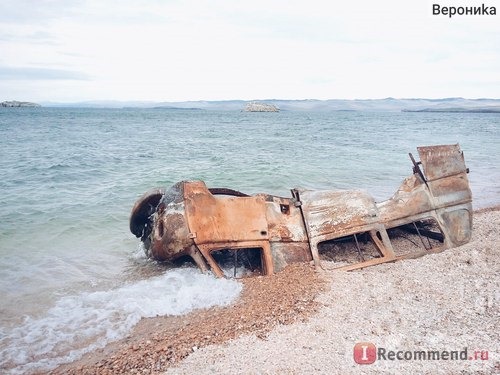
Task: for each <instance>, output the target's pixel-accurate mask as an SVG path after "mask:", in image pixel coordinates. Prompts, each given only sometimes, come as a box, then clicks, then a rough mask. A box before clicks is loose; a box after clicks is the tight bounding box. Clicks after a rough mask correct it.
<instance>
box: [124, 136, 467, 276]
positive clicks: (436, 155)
mask: <svg viewBox="0 0 500 375" xmlns="http://www.w3.org/2000/svg"><path fill="white" fill-rule="evenodd" d="M417 150H418V154H419V156H420V161H418V162H417V161H416V160H415V159H414V157H413V156H412V154H411V153H410V154H409V155H410V159H411V161H412V163H413V174H412V175H411V176H409V177H407V178H406V179H405V180H404V181H403V183H402V185H401V186H400V187H399V189H398V190H397V191H396V193H395V194H394V195H393V196H392V197H391V198H390V199H388V200H386V201H383V202H380V203H377V202H375V201H374V199H373V198H372V197H371V196H370V195H369V194H367V193H365V192H364V191H360V190H304V189H292V190H291V196H290V197H286V198H285V197H279V196H275V195H269V194H255V195H252V196H249V195H246V194H243V193H241V192H238V191H235V190H232V189H227V188H207V186H206V185H205V183H204V182H202V181H182V182H179V183H177V184H175V185H174V186H173V187H171V188H170V189H168V190H164V189H154V190H151V191H149V192H147V193H145V194H144V195H143V196H142V197H141V198H140V199H139V200H138V201H137V202H136V203H135V205H134V207H133V209H132V214H131V217H130V230H131V232H132V233H133V234H134V235H135V236H137V237H139V238H140V239H141V240H142V242H143V243H144V248H145V250H146V253H147V254H148V255H149V256H151V257H153V258H155V259H158V260H169V261H176V260H179V259H185V258H186V257H187V258H189V259H190V260H192V261H194V263H196V264H197V265H198V267H199V268H200V269H201V270H202V271H208V270H211V271H212V272H213V273H214V274H215V275H217V276H219V277H223V276H224V275H225V274H226V275H227V271H226V273H224V270H223V267H222V266H221V264H222V263H223V262H224V261H227V259H231V260H232V261H233V262H234V269H235V273H234V275H235V276H236V266H237V265H243V266H246V267H247V268H249V269H250V270H251V271H254V272H257V273H258V274H262V275H269V274H273V273H274V272H278V271H280V270H282V269H283V268H284V267H285V266H286V265H288V264H290V263H294V262H310V261H312V262H314V265H315V266H316V267H321V266H322V260H323V259H328V260H330V261H333V263H331V262H329V264H334V265H336V266H337V265H338V267H335V268H339V269H344V270H354V269H359V268H363V267H368V266H372V265H376V264H380V263H385V262H392V261H396V260H399V259H405V258H415V257H419V256H422V255H425V254H429V253H436V252H440V251H443V250H444V249H448V248H452V247H456V246H460V245H462V244H465V243H467V242H468V241H469V240H470V238H471V230H472V194H471V191H470V188H469V182H468V179H467V173H468V169H467V167H466V165H465V161H464V157H463V152H462V151H461V150H460V147H459V145H458V144H457V145H441V146H426V147H418V148H417ZM410 236H413V237H410ZM412 238H413V239H412ZM408 244H410V245H411V246H408ZM342 254H344V255H346V256H345V258H343V259H341V258H339V255H342ZM349 254H351V256H349Z"/></svg>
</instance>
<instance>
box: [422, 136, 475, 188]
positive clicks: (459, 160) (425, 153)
mask: <svg viewBox="0 0 500 375" xmlns="http://www.w3.org/2000/svg"><path fill="white" fill-rule="evenodd" d="M417 150H418V154H419V155H420V161H421V162H422V166H423V167H424V174H425V177H426V179H427V181H433V180H436V179H439V178H444V177H448V176H453V175H457V174H460V173H466V172H467V167H466V166H465V161H464V155H463V153H462V151H461V150H460V146H459V145H458V144H456V145H441V146H424V147H417Z"/></svg>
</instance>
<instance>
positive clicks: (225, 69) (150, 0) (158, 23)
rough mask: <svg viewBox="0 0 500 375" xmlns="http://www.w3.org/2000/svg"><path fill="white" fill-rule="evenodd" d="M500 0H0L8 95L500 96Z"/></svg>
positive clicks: (1, 87)
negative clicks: (443, 9)
mask: <svg viewBox="0 0 500 375" xmlns="http://www.w3.org/2000/svg"><path fill="white" fill-rule="evenodd" d="M433 3H437V4H440V5H441V6H455V7H458V6H463V5H468V6H470V5H481V4H482V3H484V4H485V5H486V6H494V7H496V8H497V12H498V13H500V0H481V1H475V0H467V1H465V0H434V1H431V0H376V1H373V0H343V1H334V0H326V1H322V0H308V1H295V0H286V1H281V0H276V1H274V0H266V1H262V0H252V1H239V0H207V1H204V0H185V1H180V0H163V1H160V0H135V1H132V0H121V1H108V0H89V1H83V0H36V1H35V0H33V1H29V0H0V101H3V100H23V101H34V102H68V103H69V102H78V101H89V100H119V101H186V100H231V99H242V100H256V99H261V100H263V99H370V98H371V99H380V98H386V97H394V98H445V97H464V98H471V99H473V98H500V15H499V14H497V15H494V16H492V15H489V16H488V15H483V16H479V15H477V16H454V17H452V18H449V17H448V16H443V15H440V16H436V15H432V4H433Z"/></svg>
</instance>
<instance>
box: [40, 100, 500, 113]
mask: <svg viewBox="0 0 500 375" xmlns="http://www.w3.org/2000/svg"><path fill="white" fill-rule="evenodd" d="M252 102H257V103H265V104H269V105H273V106H276V107H277V108H279V109H280V110H281V111H385V112H387V111H394V112H398V111H410V112H413V111H417V112H495V113H498V112H500V99H464V98H445V99H394V98H386V99H354V100H347V99H329V100H316V99H305V100H280V99H266V100H219V101H185V102H147V101H86V102H77V103H55V102H45V103H41V104H42V105H43V106H44V107H77V108H159V109H197V110H209V111H212V110H213V111H241V110H243V109H244V108H245V106H246V105H247V104H248V103H252Z"/></svg>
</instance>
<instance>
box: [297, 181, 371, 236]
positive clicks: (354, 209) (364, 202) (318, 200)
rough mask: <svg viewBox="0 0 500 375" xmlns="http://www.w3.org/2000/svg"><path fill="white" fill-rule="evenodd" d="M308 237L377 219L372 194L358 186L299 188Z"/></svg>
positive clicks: (339, 231)
mask: <svg viewBox="0 0 500 375" xmlns="http://www.w3.org/2000/svg"><path fill="white" fill-rule="evenodd" d="M299 193H300V201H301V203H302V212H303V213H304V219H305V222H306V226H307V228H308V232H309V237H311V238H312V237H319V236H324V235H327V234H329V233H334V232H338V233H339V235H341V234H343V233H345V232H347V231H349V229H350V228H354V227H361V226H364V225H368V224H372V223H375V222H377V219H378V209H377V207H376V205H375V202H374V200H373V198H372V197H371V196H370V195H368V194H367V193H365V192H363V191H358V190H345V191H343V190H331V191H324V190H317V191H314V190H304V191H299Z"/></svg>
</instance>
